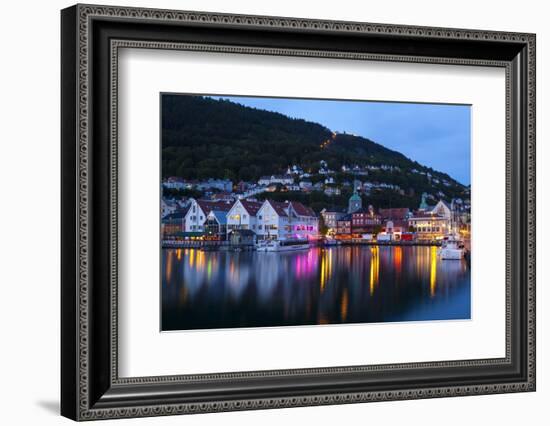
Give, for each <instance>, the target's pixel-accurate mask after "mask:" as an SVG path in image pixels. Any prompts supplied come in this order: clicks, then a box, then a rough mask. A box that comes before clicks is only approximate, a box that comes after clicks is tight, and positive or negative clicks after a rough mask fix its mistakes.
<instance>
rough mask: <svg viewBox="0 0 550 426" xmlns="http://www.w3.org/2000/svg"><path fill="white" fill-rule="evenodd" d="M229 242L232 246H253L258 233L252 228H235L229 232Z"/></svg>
mask: <svg viewBox="0 0 550 426" xmlns="http://www.w3.org/2000/svg"><path fill="white" fill-rule="evenodd" d="M229 243H230V244H231V245H232V246H239V247H243V246H253V245H254V244H255V243H256V234H255V233H254V231H252V230H250V229H233V230H232V231H230V232H229Z"/></svg>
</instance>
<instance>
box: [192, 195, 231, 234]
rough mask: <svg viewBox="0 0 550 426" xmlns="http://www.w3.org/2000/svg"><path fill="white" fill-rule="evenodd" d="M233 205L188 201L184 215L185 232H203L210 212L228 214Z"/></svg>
mask: <svg viewBox="0 0 550 426" xmlns="http://www.w3.org/2000/svg"><path fill="white" fill-rule="evenodd" d="M232 205H233V204H232V203H230V202H225V201H207V200H195V199H194V198H191V199H190V206H189V210H188V212H187V214H186V215H185V232H204V231H205V227H204V223H205V222H206V218H207V217H208V215H209V214H210V212H211V211H213V210H214V211H216V212H218V211H221V212H226V213H227V212H228V211H229V210H230V209H231V206H232Z"/></svg>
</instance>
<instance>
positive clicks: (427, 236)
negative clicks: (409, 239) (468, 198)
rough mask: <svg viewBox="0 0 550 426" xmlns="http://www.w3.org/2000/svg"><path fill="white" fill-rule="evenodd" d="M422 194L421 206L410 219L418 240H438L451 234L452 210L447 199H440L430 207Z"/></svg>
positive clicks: (410, 224) (409, 221)
mask: <svg viewBox="0 0 550 426" xmlns="http://www.w3.org/2000/svg"><path fill="white" fill-rule="evenodd" d="M424 195H425V194H422V202H421V204H420V208H419V209H418V210H417V211H416V212H414V213H413V215H412V216H411V217H410V218H409V219H408V223H409V226H411V227H412V228H413V229H414V232H415V233H416V238H417V239H418V240H438V239H442V238H443V237H444V236H445V235H447V234H449V233H450V232H451V231H452V229H451V218H452V210H451V206H450V205H449V204H447V203H446V202H445V201H443V200H440V201H439V202H438V203H437V204H436V205H435V206H433V207H432V208H430V207H429V206H428V205H427V203H426V202H425V196H424Z"/></svg>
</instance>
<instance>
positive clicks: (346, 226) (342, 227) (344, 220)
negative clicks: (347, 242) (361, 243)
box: [336, 213, 351, 238]
mask: <svg viewBox="0 0 550 426" xmlns="http://www.w3.org/2000/svg"><path fill="white" fill-rule="evenodd" d="M336 237H337V238H351V213H348V214H344V215H343V216H341V217H339V218H338V219H336Z"/></svg>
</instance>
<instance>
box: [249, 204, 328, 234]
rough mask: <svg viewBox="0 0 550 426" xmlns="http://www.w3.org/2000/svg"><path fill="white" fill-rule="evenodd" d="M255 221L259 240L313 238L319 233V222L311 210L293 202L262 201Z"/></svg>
mask: <svg viewBox="0 0 550 426" xmlns="http://www.w3.org/2000/svg"><path fill="white" fill-rule="evenodd" d="M257 221H258V226H257V232H256V233H257V235H258V237H259V238H261V239H277V240H286V239H293V238H313V237H317V236H318V233H319V220H318V219H317V217H316V215H315V213H314V212H313V210H311V209H310V208H309V207H306V206H304V205H303V204H302V203H298V202H295V201H293V202H290V203H289V202H284V203H283V202H278V201H273V200H266V201H264V203H263V204H262V207H261V208H260V209H259V210H258V213H257Z"/></svg>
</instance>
